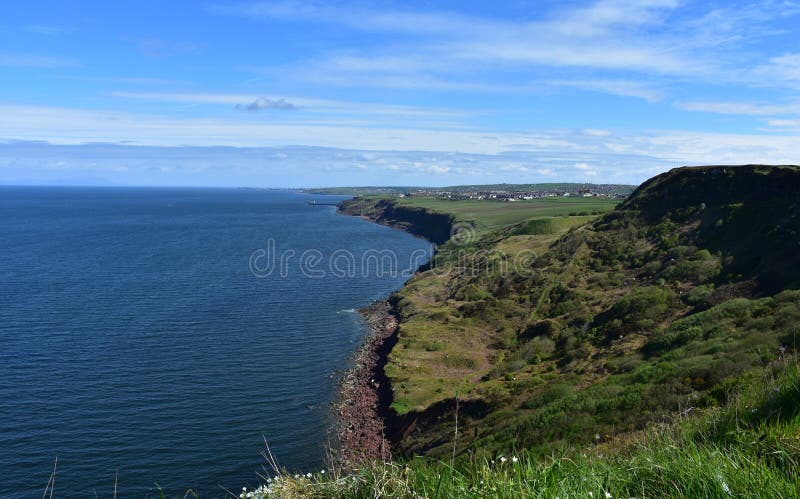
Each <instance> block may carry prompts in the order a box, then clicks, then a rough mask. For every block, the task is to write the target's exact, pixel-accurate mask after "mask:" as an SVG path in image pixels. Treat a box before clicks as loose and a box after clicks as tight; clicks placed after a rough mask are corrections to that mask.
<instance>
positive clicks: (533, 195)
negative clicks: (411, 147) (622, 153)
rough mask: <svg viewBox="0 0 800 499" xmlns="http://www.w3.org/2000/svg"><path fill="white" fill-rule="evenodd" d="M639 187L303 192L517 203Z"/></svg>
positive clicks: (620, 193) (612, 194)
mask: <svg viewBox="0 0 800 499" xmlns="http://www.w3.org/2000/svg"><path fill="white" fill-rule="evenodd" d="M635 188H636V186H634V185H622V184H579V183H550V184H492V185H463V186H453V187H372V186H368V187H329V188H320V189H302V191H303V192H307V193H309V194H336V195H345V196H374V195H382V196H387V195H388V196H397V197H428V198H430V197H432V198H438V199H452V200H470V199H471V200H490V201H504V202H516V201H527V200H532V199H541V198H552V197H570V196H574V197H602V198H612V199H623V198H625V197H627V196H628V195H629V194H630V193H631V192H633V190H634V189H635Z"/></svg>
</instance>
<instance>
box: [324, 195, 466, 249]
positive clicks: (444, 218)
mask: <svg viewBox="0 0 800 499" xmlns="http://www.w3.org/2000/svg"><path fill="white" fill-rule="evenodd" d="M339 211H340V212H341V213H343V214H345V215H354V216H361V217H364V218H368V219H369V220H372V221H373V222H376V223H379V224H382V225H387V226H390V227H395V228H398V229H401V230H404V231H406V232H409V233H411V234H414V235H416V236H421V237H424V238H425V239H427V240H429V241H431V242H432V243H435V244H444V243H445V242H446V241H447V240H448V239H450V229H451V228H452V226H453V223H454V221H453V217H452V216H450V215H446V214H442V213H434V212H431V211H428V210H426V209H424V208H416V207H410V206H403V205H402V204H399V203H397V202H396V201H394V200H392V199H376V198H361V197H358V198H354V199H350V200H347V201H343V202H342V203H341V204H339Z"/></svg>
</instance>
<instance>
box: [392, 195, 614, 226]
mask: <svg viewBox="0 0 800 499" xmlns="http://www.w3.org/2000/svg"><path fill="white" fill-rule="evenodd" d="M396 201H397V203H398V204H399V205H403V206H413V207H418V208H425V209H427V210H429V211H434V212H438V213H447V214H451V215H453V216H454V217H455V218H456V220H457V221H460V222H472V223H474V224H475V226H476V227H477V228H479V229H496V228H501V227H505V226H507V225H512V224H515V223H519V222H522V221H524V220H528V219H530V218H539V217H562V216H569V215H573V216H575V215H581V216H587V215H592V214H595V215H596V214H600V213H605V212H607V211H610V210H612V209H613V208H614V207H615V206H616V205H617V204H618V203H619V200H617V199H609V198H579V197H559V198H545V199H532V200H530V201H516V202H512V203H508V202H500V201H488V200H459V201H450V200H447V199H438V198H432V197H409V198H402V199H397V200H396Z"/></svg>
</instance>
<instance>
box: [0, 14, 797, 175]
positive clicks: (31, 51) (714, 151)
mask: <svg viewBox="0 0 800 499" xmlns="http://www.w3.org/2000/svg"><path fill="white" fill-rule="evenodd" d="M505 4H508V5H505ZM798 18H800V2H797V1H793V0H766V1H760V2H754V1H725V2H721V1H718V2H699V1H690V0H685V1H680V0H628V1H622V0H595V1H576V2H555V1H553V2H540V1H537V2H532V1H531V2H526V1H516V2H505V3H501V4H496V3H495V4H487V3H486V2H481V1H441V2H422V1H406V2H395V1H390V0H382V1H379V2H354V1H330V2H319V1H310V2H308V1H306V2H300V1H269V2H266V1H265V2H257V1H249V2H248V1H244V2H239V3H230V2H224V3H223V2H220V3H216V4H215V3H210V4H209V3H207V4H201V3H198V2H189V1H185V2H172V3H170V4H169V7H165V6H164V5H163V4H160V3H157V2H152V1H146V2H136V3H133V2H128V1H125V2H93V1H91V2H90V1H87V2H81V4H80V5H79V6H77V7H76V6H75V5H66V4H64V3H63V2H54V1H31V2H26V3H24V4H18V5H12V3H11V2H8V3H7V4H5V5H3V6H0V40H2V43H0V78H2V80H3V82H4V90H3V92H2V94H0V184H15V183H23V184H24V183H45V184H46V183H75V184H86V183H92V184H95V183H99V184H106V183H108V184H125V185H253V186H273V187H278V186H310V185H314V186H317V185H365V184H395V185H412V184H415V185H416V184H425V185H452V184H458V183H488V182H504V181H505V182H540V181H552V180H569V181H591V182H631V183H638V182H640V181H642V180H644V179H645V178H647V177H649V176H651V175H653V174H656V173H658V172H660V171H664V170H666V169H669V168H671V167H674V166H679V165H683V164H709V163H716V164H721V163H728V164H729V163H782V164H787V163H800V147H798V144H800V97H798V91H800V49H799V48H798V46H797V43H796V40H797V35H798V31H800V30H799V29H798V28H797V26H800V24H799V23H798Z"/></svg>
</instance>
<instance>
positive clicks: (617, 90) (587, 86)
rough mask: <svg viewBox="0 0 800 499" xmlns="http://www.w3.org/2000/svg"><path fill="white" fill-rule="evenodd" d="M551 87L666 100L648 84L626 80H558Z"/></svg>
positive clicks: (651, 99) (647, 99)
mask: <svg viewBox="0 0 800 499" xmlns="http://www.w3.org/2000/svg"><path fill="white" fill-rule="evenodd" d="M549 84H550V85H554V86H557V87H572V88H580V89H583V90H590V91H593V92H603V93H607V94H611V95H619V96H622V97H636V98H639V99H644V100H646V101H647V102H651V103H652V102H658V101H660V100H661V99H663V98H664V94H663V93H662V92H660V91H658V90H654V89H652V88H650V87H649V86H648V85H647V84H645V83H642V82H637V81H626V80H599V79H598V80H558V81H552V82H549Z"/></svg>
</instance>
